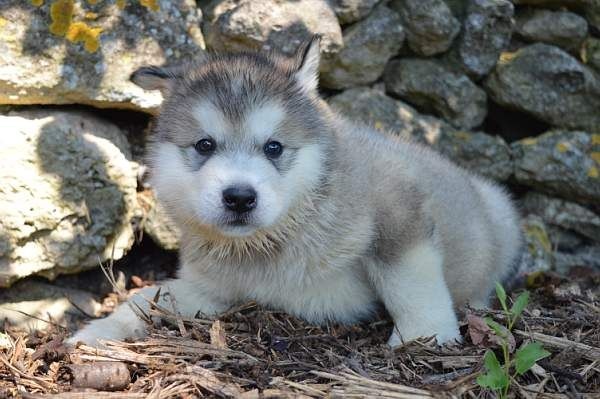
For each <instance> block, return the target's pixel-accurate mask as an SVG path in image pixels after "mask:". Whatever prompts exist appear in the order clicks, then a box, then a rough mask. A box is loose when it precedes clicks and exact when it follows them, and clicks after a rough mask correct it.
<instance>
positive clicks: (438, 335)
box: [388, 326, 462, 348]
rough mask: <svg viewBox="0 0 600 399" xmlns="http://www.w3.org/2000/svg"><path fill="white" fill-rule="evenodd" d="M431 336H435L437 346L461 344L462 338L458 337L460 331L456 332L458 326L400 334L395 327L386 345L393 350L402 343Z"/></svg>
mask: <svg viewBox="0 0 600 399" xmlns="http://www.w3.org/2000/svg"><path fill="white" fill-rule="evenodd" d="M432 335H435V340H436V342H437V343H438V345H442V344H448V343H455V342H458V343H460V342H462V336H461V335H460V331H458V326H452V327H446V328H442V329H438V331H427V329H423V331H422V332H417V331H416V330H413V331H404V332H402V330H400V331H399V330H398V328H397V327H394V331H393V332H392V335H391V336H390V339H388V345H389V346H391V347H392V348H394V347H396V346H400V345H402V344H403V343H404V342H408V341H412V340H414V339H416V338H421V337H431V336H432Z"/></svg>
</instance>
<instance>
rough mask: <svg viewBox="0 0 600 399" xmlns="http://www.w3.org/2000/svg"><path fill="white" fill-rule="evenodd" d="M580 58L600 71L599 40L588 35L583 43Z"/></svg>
mask: <svg viewBox="0 0 600 399" xmlns="http://www.w3.org/2000/svg"><path fill="white" fill-rule="evenodd" d="M581 59H582V60H583V62H585V64H586V65H588V66H590V67H592V68H594V69H595V70H596V71H597V72H600V40H599V39H595V38H593V37H588V38H587V39H586V41H585V43H584V44H583V49H582V52H581Z"/></svg>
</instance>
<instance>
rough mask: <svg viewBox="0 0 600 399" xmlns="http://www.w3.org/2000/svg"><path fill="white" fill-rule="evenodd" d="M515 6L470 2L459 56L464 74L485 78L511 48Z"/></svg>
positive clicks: (503, 1) (494, 0) (499, 0)
mask: <svg viewBox="0 0 600 399" xmlns="http://www.w3.org/2000/svg"><path fill="white" fill-rule="evenodd" d="M513 14H514V6H513V5H512V3H511V2H510V1H508V0H471V1H470V2H469V6H468V8H467V16H466V18H465V21H464V27H463V32H462V34H461V37H460V41H459V44H458V56H459V60H460V63H461V66H462V67H463V68H464V70H465V71H466V72H467V73H469V74H473V75H475V76H483V75H486V74H487V73H488V72H489V71H490V70H491V69H492V68H493V67H494V65H496V62H497V61H498V57H499V56H500V53H501V52H502V51H503V50H504V49H505V48H506V47H508V44H509V42H510V37H511V34H512V29H513V20H512V17H513Z"/></svg>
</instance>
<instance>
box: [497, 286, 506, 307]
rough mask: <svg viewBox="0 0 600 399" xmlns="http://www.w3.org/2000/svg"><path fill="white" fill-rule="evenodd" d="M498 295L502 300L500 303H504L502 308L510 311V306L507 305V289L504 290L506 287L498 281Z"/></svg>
mask: <svg viewBox="0 0 600 399" xmlns="http://www.w3.org/2000/svg"><path fill="white" fill-rule="evenodd" d="M496 296H497V297H498V299H499V300H500V305H502V309H504V311H506V312H508V307H507V306H506V291H504V287H502V285H501V284H500V283H496Z"/></svg>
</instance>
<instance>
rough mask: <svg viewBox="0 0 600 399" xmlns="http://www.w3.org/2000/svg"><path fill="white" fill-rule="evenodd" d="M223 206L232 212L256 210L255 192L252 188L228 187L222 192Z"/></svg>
mask: <svg viewBox="0 0 600 399" xmlns="http://www.w3.org/2000/svg"><path fill="white" fill-rule="evenodd" d="M223 204H225V207H227V209H229V210H231V211H234V212H238V213H244V212H248V211H251V210H252V209H254V208H256V191H254V189H253V188H252V187H229V188H227V189H225V190H223Z"/></svg>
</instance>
